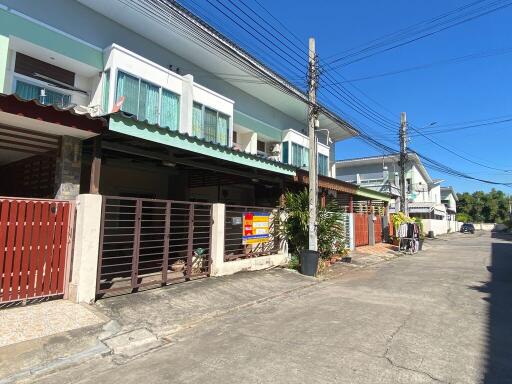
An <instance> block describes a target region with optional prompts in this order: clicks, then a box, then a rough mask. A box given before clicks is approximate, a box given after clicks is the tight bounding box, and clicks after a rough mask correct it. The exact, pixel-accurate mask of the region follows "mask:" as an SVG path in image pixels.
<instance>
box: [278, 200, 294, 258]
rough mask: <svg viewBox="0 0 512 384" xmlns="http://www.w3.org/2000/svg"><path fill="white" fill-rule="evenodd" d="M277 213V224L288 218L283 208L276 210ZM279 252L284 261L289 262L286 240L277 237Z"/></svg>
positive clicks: (289, 256)
mask: <svg viewBox="0 0 512 384" xmlns="http://www.w3.org/2000/svg"><path fill="white" fill-rule="evenodd" d="M277 215H279V225H280V226H281V225H282V224H283V223H285V222H286V220H287V219H288V214H287V213H286V212H285V210H279V209H278V210H277ZM279 252H280V253H282V254H283V255H284V257H285V258H286V261H287V262H289V261H290V259H291V255H290V254H289V253H288V241H286V239H281V238H280V239H279Z"/></svg>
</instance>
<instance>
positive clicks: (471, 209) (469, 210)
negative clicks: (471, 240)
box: [457, 188, 510, 223]
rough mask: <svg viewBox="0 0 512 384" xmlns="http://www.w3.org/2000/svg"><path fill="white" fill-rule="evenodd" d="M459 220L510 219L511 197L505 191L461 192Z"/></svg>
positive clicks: (491, 221)
mask: <svg viewBox="0 0 512 384" xmlns="http://www.w3.org/2000/svg"><path fill="white" fill-rule="evenodd" d="M457 196H458V198H459V202H458V203H457V211H458V214H457V220H459V221H464V222H469V221H473V222H488V223H503V222H505V221H507V220H509V218H510V217H509V199H510V197H509V196H507V195H506V194H505V193H504V192H503V191H498V190H496V189H494V188H493V189H492V190H491V191H490V192H488V193H485V192H483V191H476V192H474V193H472V194H470V193H468V192H464V193H459V194H458V195H457Z"/></svg>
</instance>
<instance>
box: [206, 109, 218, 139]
mask: <svg viewBox="0 0 512 384" xmlns="http://www.w3.org/2000/svg"><path fill="white" fill-rule="evenodd" d="M204 139H205V140H206V141H213V142H216V141H217V111H214V110H213V109H210V108H205V109H204Z"/></svg>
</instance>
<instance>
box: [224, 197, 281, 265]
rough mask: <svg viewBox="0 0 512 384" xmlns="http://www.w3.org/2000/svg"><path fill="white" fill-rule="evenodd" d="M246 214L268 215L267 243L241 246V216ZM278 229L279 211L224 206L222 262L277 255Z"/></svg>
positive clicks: (266, 208) (278, 244)
mask: <svg viewBox="0 0 512 384" xmlns="http://www.w3.org/2000/svg"><path fill="white" fill-rule="evenodd" d="M248 212H263V213H266V214H270V226H269V241H268V242H266V243H259V244H251V245H246V244H243V239H242V236H243V228H242V223H243V215H244V214H245V213H248ZM278 229H279V210H278V209H277V208H269V207H246V206H240V205H226V219H225V227H224V261H233V260H236V259H244V258H249V257H260V256H267V255H275V254H277V253H279V246H280V239H279V235H278Z"/></svg>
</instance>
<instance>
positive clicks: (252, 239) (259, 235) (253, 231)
mask: <svg viewBox="0 0 512 384" xmlns="http://www.w3.org/2000/svg"><path fill="white" fill-rule="evenodd" d="M269 226H270V213H265V212H245V213H244V214H243V225H242V243H243V244H259V243H268V242H269V233H268V232H269Z"/></svg>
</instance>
